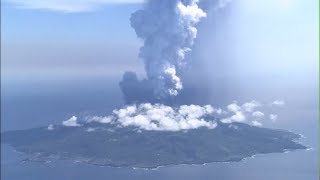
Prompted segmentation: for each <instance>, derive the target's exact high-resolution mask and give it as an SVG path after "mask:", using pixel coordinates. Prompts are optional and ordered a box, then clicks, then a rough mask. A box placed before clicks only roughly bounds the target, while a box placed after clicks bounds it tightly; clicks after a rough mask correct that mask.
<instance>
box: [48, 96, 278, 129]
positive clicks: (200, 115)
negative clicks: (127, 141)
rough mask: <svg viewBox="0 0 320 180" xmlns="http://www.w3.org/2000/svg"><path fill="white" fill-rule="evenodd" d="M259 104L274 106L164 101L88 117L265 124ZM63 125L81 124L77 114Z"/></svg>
mask: <svg viewBox="0 0 320 180" xmlns="http://www.w3.org/2000/svg"><path fill="white" fill-rule="evenodd" d="M276 104H277V103H276ZM278 104H279V103H278ZM280 104H281V103H280ZM257 107H260V108H265V107H270V106H262V104H260V103H258V102H257V101H251V102H247V103H244V104H243V105H242V106H239V105H238V104H237V102H233V103H231V104H229V105H228V106H227V107H226V109H221V108H214V107H212V106H211V105H205V106H199V105H181V106H178V107H171V106H166V105H163V104H150V103H143V104H138V105H129V106H126V107H124V108H121V109H115V110H113V112H112V114H111V115H108V116H89V117H86V118H85V120H86V122H87V123H92V122H95V123H102V124H114V125H117V126H118V127H128V126H133V127H137V128H138V129H140V130H155V131H180V130H188V129H197V128H200V127H206V128H210V129H213V128H215V127H216V126H217V123H216V120H217V119H218V118H219V119H220V121H221V122H222V123H233V122H242V123H250V124H252V125H254V126H262V123H261V122H258V121H257V120H258V119H260V120H261V119H262V117H264V116H265V114H264V113H263V112H261V111H253V110H254V109H255V108H257ZM216 118H217V119H216ZM250 118H253V119H254V120H253V119H250ZM269 118H270V120H272V121H273V122H275V121H276V120H277V118H278V116H277V115H276V114H270V115H269ZM62 124H63V125H65V126H80V124H78V122H77V117H75V116H73V117H71V118H70V119H68V120H66V121H63V122H62ZM48 128H49V127H48ZM87 131H88V132H91V131H93V129H87Z"/></svg>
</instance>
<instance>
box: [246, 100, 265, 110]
mask: <svg viewBox="0 0 320 180" xmlns="http://www.w3.org/2000/svg"><path fill="white" fill-rule="evenodd" d="M259 106H261V104H260V103H259V102H257V101H254V100H253V101H251V102H246V103H244V104H243V105H242V108H243V109H244V110H245V111H247V112H252V111H254V109H255V108H257V107H259Z"/></svg>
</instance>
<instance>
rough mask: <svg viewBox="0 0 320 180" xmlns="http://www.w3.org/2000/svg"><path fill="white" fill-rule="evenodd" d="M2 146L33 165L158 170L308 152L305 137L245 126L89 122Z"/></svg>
mask: <svg viewBox="0 0 320 180" xmlns="http://www.w3.org/2000/svg"><path fill="white" fill-rule="evenodd" d="M1 138H2V143H6V144H9V145H11V146H13V147H14V148H15V149H16V150H17V151H20V152H24V153H26V154H27V155H28V157H29V158H28V159H27V160H28V161H56V160H72V161H78V162H84V163H89V164H94V165H99V166H113V167H140V168H155V167H158V166H165V165H173V164H203V163H208V162H228V161H240V160H242V159H243V158H246V157H250V156H252V155H255V154H264V153H277V152H279V153H280V152H284V151H287V150H295V149H306V147H305V146H303V145H301V144H298V143H297V142H296V141H295V140H297V139H299V138H300V135H298V134H295V133H292V132H288V131H284V130H276V129H266V128H258V127H254V126H249V125H247V124H243V123H232V124H223V123H218V126H217V127H216V128H215V129H207V128H199V129H194V130H188V131H178V132H171V131H146V130H139V129H137V128H133V127H127V128H122V127H121V128H120V127H116V126H115V125H110V124H107V125H102V124H96V123H88V124H85V125H83V126H79V127H65V126H55V127H54V129H53V130H48V129H47V127H42V128H34V129H29V130H18V131H8V132H4V133H2V136H1Z"/></svg>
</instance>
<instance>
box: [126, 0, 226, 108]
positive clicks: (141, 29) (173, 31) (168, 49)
mask: <svg viewBox="0 0 320 180" xmlns="http://www.w3.org/2000/svg"><path fill="white" fill-rule="evenodd" d="M225 2H226V1H225V0H224V1H221V0H214V1H207V0H206V1H202V2H201V3H200V4H199V1H198V0H148V1H147V2H146V3H145V5H144V8H143V9H142V10H138V11H136V12H134V13H133V14H132V16H131V19H130V20H131V26H132V27H133V28H134V30H135V32H136V34H137V36H138V37H139V38H140V39H142V40H143V41H144V45H143V46H142V47H141V48H140V53H139V57H140V58H141V59H142V60H143V61H144V65H145V71H146V76H147V77H146V78H145V79H143V80H139V79H138V78H137V75H136V74H135V73H134V72H126V73H125V74H124V75H123V79H122V81H121V82H120V88H121V90H122V92H123V94H124V97H125V100H126V102H127V103H136V102H161V103H164V102H171V101H173V99H175V97H176V96H177V95H178V94H179V93H180V92H181V91H182V89H183V86H184V85H183V83H182V74H183V71H184V69H185V67H186V65H187V64H188V62H187V59H188V58H187V56H189V55H190V53H191V51H192V47H193V44H194V39H195V38H196V36H197V28H196V24H197V23H198V22H200V20H201V19H202V18H204V17H206V13H205V12H204V11H203V10H202V9H201V8H200V7H199V6H201V7H203V8H204V9H206V10H209V7H214V8H218V7H221V6H223V5H224V3H225ZM213 4H214V5H213Z"/></svg>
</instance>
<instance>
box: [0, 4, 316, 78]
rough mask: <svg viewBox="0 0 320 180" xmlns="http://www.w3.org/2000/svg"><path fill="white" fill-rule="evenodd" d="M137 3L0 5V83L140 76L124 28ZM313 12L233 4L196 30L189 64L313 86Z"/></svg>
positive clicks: (133, 41) (132, 39)
mask: <svg viewBox="0 0 320 180" xmlns="http://www.w3.org/2000/svg"><path fill="white" fill-rule="evenodd" d="M26 2H27V3H26ZM137 2H140V1H139V0H134V1H130V0H122V1H121V0H118V1H116V0H99V1H92V0H81V1H76V0H73V1H61V0H46V1H44V0H31V1H23V0H5V1H2V2H1V8H2V11H1V13H2V14H1V18H2V19H1V20H2V26H1V30H2V34H1V36H2V37H1V48H2V53H1V60H2V67H1V68H2V69H1V73H2V75H4V76H3V77H5V78H6V79H12V78H13V79H14V78H21V77H24V78H26V77H30V78H32V77H34V76H41V77H46V76H57V78H58V77H60V75H63V76H64V77H68V76H90V75H104V76H108V75H115V76H121V74H122V73H123V71H125V70H136V71H138V72H140V73H142V72H143V64H142V62H141V60H139V59H138V51H139V46H140V45H141V41H140V40H139V39H137V38H136V35H135V32H134V30H133V29H132V28H131V27H130V20H129V18H130V15H131V13H132V12H134V11H135V10H137V9H139V8H140V7H141V4H139V3H137ZM318 7H319V5H318V1H317V0H308V1H305V0H233V2H231V3H229V4H228V6H227V7H226V8H225V9H223V10H220V11H221V12H219V13H217V12H213V13H212V14H211V15H209V16H208V18H207V19H206V20H205V21H204V22H203V23H201V24H199V30H198V37H199V38H198V39H197V41H196V44H195V46H196V48H195V53H194V57H195V59H201V60H202V61H204V62H205V63H204V64H206V63H207V64H208V65H210V67H212V68H211V70H215V71H218V72H219V74H220V75H224V74H226V75H230V73H231V74H234V73H239V74H241V75H246V74H249V75H250V74H283V75H284V76H291V75H292V76H297V75H298V76H301V77H302V76H303V78H305V77H312V78H314V79H316V78H317V74H318V39H319V38H318V21H319V20H318ZM195 59H194V61H196V60H195Z"/></svg>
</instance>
